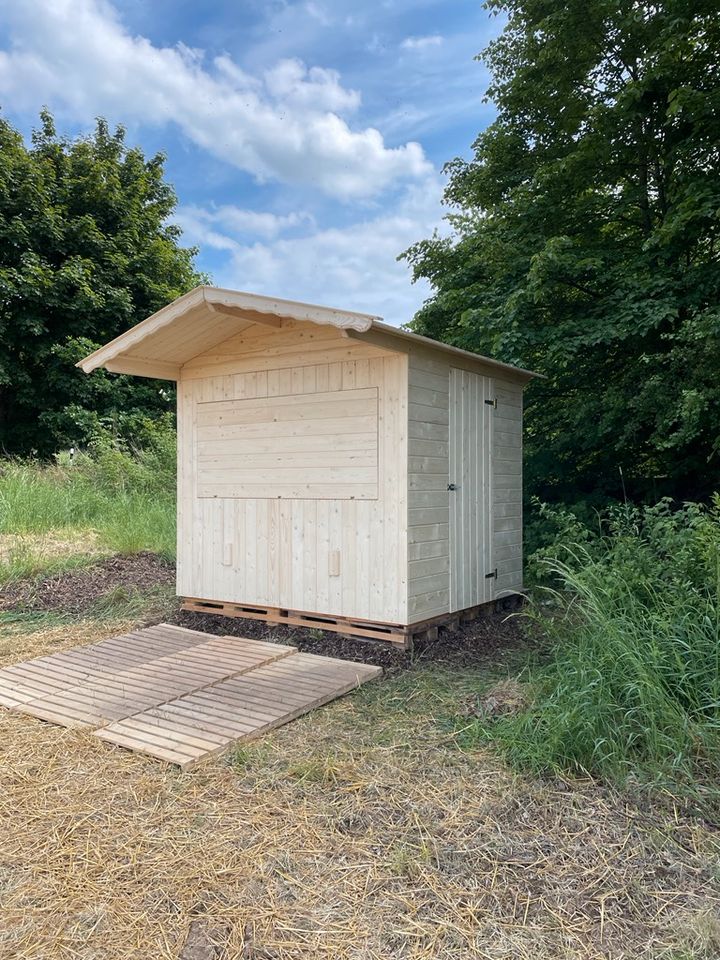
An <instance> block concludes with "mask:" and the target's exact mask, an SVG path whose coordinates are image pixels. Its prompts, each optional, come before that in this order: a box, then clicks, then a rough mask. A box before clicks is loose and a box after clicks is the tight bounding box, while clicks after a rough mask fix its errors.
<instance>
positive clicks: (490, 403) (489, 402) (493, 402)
mask: <svg viewBox="0 0 720 960" xmlns="http://www.w3.org/2000/svg"><path fill="white" fill-rule="evenodd" d="M485 403H486V404H487V405H488V406H489V407H495V409H496V410H497V397H493V398H492V400H486V401H485Z"/></svg>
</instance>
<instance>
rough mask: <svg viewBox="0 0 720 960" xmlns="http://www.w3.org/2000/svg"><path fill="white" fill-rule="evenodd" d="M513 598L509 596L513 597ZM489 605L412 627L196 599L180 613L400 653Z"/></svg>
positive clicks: (480, 613) (189, 600)
mask: <svg viewBox="0 0 720 960" xmlns="http://www.w3.org/2000/svg"><path fill="white" fill-rule="evenodd" d="M514 596H515V595H513V597H514ZM500 602H505V601H497V602H496V601H492V602H490V603H484V604H480V605H479V606H475V607H468V608H467V609H466V610H457V611H455V612H454V613H443V614H440V615H439V616H436V617H430V618H429V619H426V620H420V621H418V622H416V623H410V624H401V623H379V622H377V621H375V620H362V619H359V618H357V617H341V616H332V615H331V614H325V613H311V612H308V611H305V610H290V609H286V608H283V607H262V606H258V605H256V604H251V603H233V602H230V601H224V600H203V599H201V598H199V597H184V598H183V603H182V609H183V610H190V611H191V612H192V613H214V614H217V615H218V616H222V617H241V618H244V619H246V620H262V621H264V622H265V623H273V624H277V625H278V626H282V625H285V626H289V627H305V628H306V629H309V630H327V631H329V632H330V633H340V634H343V635H344V636H348V637H353V638H354V639H359V640H384V641H385V642H386V643H392V644H393V645H394V646H396V647H399V648H400V649H401V650H410V649H412V645H413V640H418V639H420V638H421V637H422V638H427V639H434V638H436V637H437V633H438V630H439V629H442V628H446V629H453V628H455V627H456V626H457V625H458V624H459V623H461V622H463V623H464V622H467V621H469V620H475V619H477V618H479V617H484V616H489V615H490V614H491V613H492V611H493V610H494V609H495V608H496V605H497V603H500Z"/></svg>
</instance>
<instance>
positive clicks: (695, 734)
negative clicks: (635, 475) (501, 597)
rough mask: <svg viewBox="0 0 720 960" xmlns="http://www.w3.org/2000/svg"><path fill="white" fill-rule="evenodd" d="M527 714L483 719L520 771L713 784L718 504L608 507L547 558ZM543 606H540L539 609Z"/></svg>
mask: <svg viewBox="0 0 720 960" xmlns="http://www.w3.org/2000/svg"><path fill="white" fill-rule="evenodd" d="M545 568H546V571H547V572H548V573H549V574H550V575H551V576H552V578H553V579H554V582H555V586H554V587H553V588H552V589H550V590H548V591H546V592H545V593H544V594H543V595H542V596H543V600H544V602H541V603H536V604H535V606H534V607H532V608H531V611H530V616H531V617H533V619H535V620H536V621H538V622H539V623H540V626H541V628H542V629H543V630H544V631H545V632H546V633H547V634H548V636H549V638H550V640H551V641H552V644H553V647H552V649H553V654H552V659H551V661H550V662H549V663H548V664H547V665H546V666H545V667H543V668H540V669H536V670H534V671H533V672H531V674H530V676H529V677H528V679H529V681H530V683H531V686H532V687H533V688H534V702H533V705H532V707H531V708H530V709H529V710H527V711H525V712H523V713H521V714H519V715H516V716H512V717H505V718H501V719H499V720H497V721H495V722H493V723H490V724H488V723H480V724H479V725H478V728H477V729H476V730H475V731H474V733H475V736H480V737H491V738H492V739H493V740H494V741H495V742H496V743H497V744H499V745H500V747H501V748H502V750H503V751H504V752H505V754H506V755H507V756H508V757H509V759H510V760H511V761H512V762H513V763H515V764H516V765H517V766H519V767H521V768H525V769H529V770H532V771H534V772H543V771H560V770H564V771H567V770H570V771H576V772H577V771H582V772H590V773H592V774H596V775H600V776H602V777H604V778H608V779H611V780H614V781H619V782H626V781H627V780H628V778H631V777H635V778H641V779H643V780H647V779H650V780H655V781H660V782H664V783H666V784H668V783H672V784H674V785H675V786H678V785H681V784H683V785H685V786H687V787H690V788H693V786H695V787H696V786H697V785H698V784H706V785H710V784H712V781H713V780H714V779H716V778H718V777H719V776H720V501H716V502H715V504H714V506H713V507H712V508H711V509H709V510H705V509H703V508H702V507H700V506H698V505H693V504H690V505H686V506H685V507H684V508H683V509H681V510H679V511H673V510H671V508H670V505H669V504H668V503H661V504H659V505H658V506H656V507H652V508H645V509H636V508H630V507H625V508H621V509H617V510H614V511H612V512H611V513H610V515H609V516H608V517H607V518H606V521H605V524H604V528H603V531H602V534H601V535H599V536H592V535H590V534H588V535H587V536H585V537H584V542H582V543H576V544H565V545H564V546H563V547H560V548H555V549H554V550H552V551H550V555H549V556H548V557H547V558H546V560H545ZM548 602H549V604H548Z"/></svg>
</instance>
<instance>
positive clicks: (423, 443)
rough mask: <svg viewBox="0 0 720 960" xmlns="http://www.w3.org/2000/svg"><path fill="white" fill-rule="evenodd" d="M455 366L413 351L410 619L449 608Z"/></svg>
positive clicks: (409, 567) (429, 355)
mask: <svg viewBox="0 0 720 960" xmlns="http://www.w3.org/2000/svg"><path fill="white" fill-rule="evenodd" d="M449 370H450V366H449V364H448V363H447V362H446V361H445V360H444V359H442V358H440V359H437V355H431V354H430V353H429V351H421V350H414V351H411V352H410V355H409V370H408V380H409V384H408V400H409V403H408V480H407V484H408V617H409V620H410V622H411V623H412V622H417V621H419V620H425V619H427V618H429V617H434V616H439V615H441V614H443V613H447V611H448V610H449V606H450V545H449V539H448V536H449V533H448V532H449V522H450V513H449V500H448V491H447V485H448V482H449V476H448V449H449V448H448V421H449V393H448V375H449Z"/></svg>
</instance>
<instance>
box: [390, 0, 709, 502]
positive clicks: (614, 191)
mask: <svg viewBox="0 0 720 960" xmlns="http://www.w3.org/2000/svg"><path fill="white" fill-rule="evenodd" d="M486 6H487V7H488V8H489V9H490V10H491V11H493V12H496V13H499V12H504V13H506V14H507V17H508V21H507V25H506V27H505V29H504V31H503V33H502V34H501V36H500V37H499V38H498V39H497V40H496V41H494V42H493V43H491V44H490V46H489V47H488V48H487V49H486V50H485V51H484V53H483V54H482V55H481V59H483V60H484V61H485V63H486V64H487V66H488V67H489V69H490V73H491V77H492V84H491V86H490V89H489V91H488V96H489V97H490V98H491V99H492V100H493V101H494V102H495V104H496V106H497V119H496V120H495V121H494V123H492V124H491V125H490V126H489V127H488V128H487V129H486V130H485V131H484V132H483V133H481V134H480V135H479V137H478V138H477V140H476V141H475V143H474V145H473V149H474V157H473V159H472V160H470V161H469V162H465V161H464V160H461V159H456V160H453V161H452V162H451V163H449V164H448V165H447V167H446V170H447V172H448V173H449V181H448V186H447V191H446V200H447V201H448V202H449V203H450V204H451V205H452V206H453V208H454V209H453V213H452V215H451V217H450V219H451V222H452V224H453V226H454V228H455V233H454V236H453V237H451V238H450V239H441V238H438V237H437V236H436V237H434V238H432V239H430V240H426V241H423V242H421V243H418V244H416V245H415V246H414V247H412V248H411V249H410V250H409V251H407V252H406V253H405V254H404V256H405V257H406V258H407V259H408V260H409V261H410V262H411V264H412V266H413V269H414V274H415V276H416V277H427V278H428V279H429V280H430V281H431V282H432V284H433V285H434V288H435V293H434V295H433V296H432V297H431V298H430V300H429V301H427V302H426V304H425V305H424V306H423V308H422V309H421V310H420V312H419V313H418V315H417V317H416V319H415V321H414V329H415V330H417V331H418V332H420V333H425V334H427V335H430V336H435V337H438V338H440V339H443V340H445V341H447V342H450V343H454V344H456V345H458V346H461V347H465V348H467V349H472V350H478V351H480V352H483V353H489V354H491V355H494V356H497V357H499V358H500V359H503V360H506V361H509V362H513V363H518V364H520V365H522V366H524V367H529V368H532V369H535V370H538V371H539V372H542V373H544V374H546V375H547V377H548V379H547V381H544V382H536V383H534V384H533V385H532V386H531V387H530V388H529V390H528V394H527V399H528V409H527V467H528V470H527V476H528V487H529V489H530V491H531V492H533V493H536V494H539V495H540V496H541V497H542V498H543V499H548V500H553V499H554V500H565V501H566V502H573V501H577V500H592V499H593V498H596V499H599V500H601V499H602V498H605V497H617V496H619V495H621V494H622V493H623V477H624V483H625V487H626V490H627V493H628V494H629V495H631V496H634V497H637V498H645V497H650V498H657V497H659V496H662V495H669V496H673V497H678V498H683V499H685V498H692V497H701V498H703V497H706V496H708V495H709V493H710V492H711V491H712V490H713V489H715V488H717V486H718V470H717V463H718V454H719V453H720V263H719V250H720V245H719V244H718V232H719V230H720V77H719V71H718V63H720V20H719V19H718V17H717V4H715V3H711V2H707V0H694V2H690V0H666V2H659V3H648V2H631V0H566V2H563V3H558V2H556V0H506V2H503V0H489V2H488V3H487V4H486Z"/></svg>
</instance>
